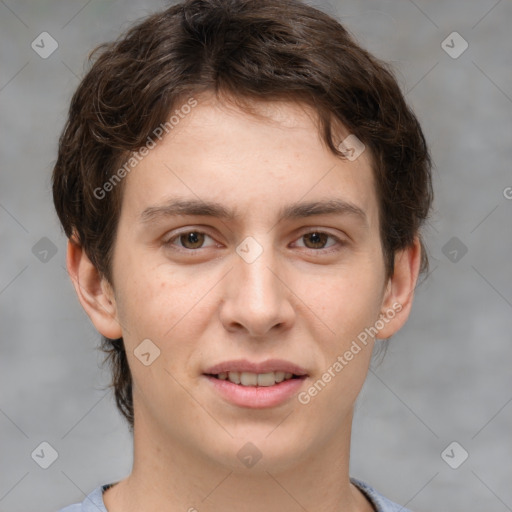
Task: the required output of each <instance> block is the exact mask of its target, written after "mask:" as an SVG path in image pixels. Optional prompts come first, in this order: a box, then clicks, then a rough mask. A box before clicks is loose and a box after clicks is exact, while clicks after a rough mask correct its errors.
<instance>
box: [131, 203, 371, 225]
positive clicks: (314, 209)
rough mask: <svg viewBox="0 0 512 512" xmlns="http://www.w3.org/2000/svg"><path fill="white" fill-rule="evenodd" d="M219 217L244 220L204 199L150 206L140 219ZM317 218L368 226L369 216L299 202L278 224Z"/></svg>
mask: <svg viewBox="0 0 512 512" xmlns="http://www.w3.org/2000/svg"><path fill="white" fill-rule="evenodd" d="M187 215H188V216H201V217H216V218H219V219H223V220H228V221H236V220H240V219H241V215H240V214H239V213H237V212H236V211H235V210H231V209H228V208H226V207H225V206H224V205H222V204H220V203H216V202H212V201H203V200H200V199H185V200H183V199H172V200H170V201H168V202H166V203H164V204H161V205H157V206H149V207H148V208H146V209H145V210H144V211H143V212H142V213H141V215H140V221H141V222H142V223H144V224H145V223H150V222H152V221H155V220H157V219H159V218H166V217H174V216H187ZM316 215H350V216H354V217H355V218H357V219H358V220H359V221H361V222H362V223H363V224H364V225H365V226H368V218H367V216H366V213H365V212H364V210H363V209H362V208H360V207H359V206H357V205H355V204H353V203H350V202H347V201H344V200H342V199H328V200H323V201H307V202H297V203H292V204H289V205H286V206H284V207H283V208H281V210H280V211H279V214H278V222H280V221H283V220H293V219H302V218H307V217H313V216H316Z"/></svg>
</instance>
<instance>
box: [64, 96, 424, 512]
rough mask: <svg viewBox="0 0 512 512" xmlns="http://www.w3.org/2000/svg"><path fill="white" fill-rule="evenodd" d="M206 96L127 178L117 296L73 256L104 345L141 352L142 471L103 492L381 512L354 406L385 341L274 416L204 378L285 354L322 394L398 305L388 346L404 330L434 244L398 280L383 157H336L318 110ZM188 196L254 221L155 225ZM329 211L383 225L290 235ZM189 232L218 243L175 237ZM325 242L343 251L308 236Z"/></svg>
mask: <svg viewBox="0 0 512 512" xmlns="http://www.w3.org/2000/svg"><path fill="white" fill-rule="evenodd" d="M196 98H197V99H198V105H197V106H196V107H195V108H193V109H192V112H191V113H190V114H188V115H187V116H186V117H185V118H184V119H182V120H180V122H179V124H178V125H177V126H175V128H174V129H173V130H172V132H170V134H169V135H168V136H166V137H165V138H164V139H163V140H162V141H161V142H160V143H159V144H158V145H157V146H156V148H154V149H152V150H151V151H150V152H149V154H148V155H147V156H146V157H145V158H144V159H143V160H142V161H141V162H140V163H139V164H138V165H137V167H136V168H135V169H134V170H133V171H132V172H131V173H130V174H129V175H128V176H127V177H126V178H125V182H124V187H125V188H124V191H123V203H122V209H121V215H120V220H119V226H118V232H117V237H116V240H115V246H114V257H113V279H112V281H113V282H112V284H111V285H110V284H109V283H108V282H107V281H106V280H105V279H103V278H101V277H100V275H99V274H98V272H97V271H96V269H95V268H94V266H93V265H92V264H91V262H90V260H89V259H88V257H87V255H86V254H85V252H84V251H82V249H81V247H80V246H79V245H77V244H76V243H74V242H72V241H69V243H68V254H67V265H68V271H69V274H70V276H71V278H72V279H73V282H74V285H75V288H76V291H77V294H78V297H79V300H80V302H81V304H82V306H83V307H84V309H85V311H86V312H87V314H88V315H89V317H90V318H91V320H92V322H93V324H94V326H95V327H96V329H97V330H98V331H99V332H100V333H101V334H103V335H105V336H107V337H110V338H118V337H120V336H122V337H123V338H124V342H125V346H126V349H127V350H126V352H127V357H128V361H129V365H130V369H131V372H132V376H133V382H134V388H133V397H134V409H135V428H134V463H133V469H132V473H131V474H130V475H129V476H128V477H127V478H125V479H124V480H122V481H121V482H119V483H117V484H116V485H115V486H114V487H112V488H111V489H109V490H107V491H106V492H105V493H104V501H105V505H106V508H107V509H108V511H109V512H121V511H123V512H132V511H139V512H140V511H144V512H156V511H163V510H169V511H175V510H176V511H178V510H181V511H190V512H192V510H193V509H192V507H194V508H195V509H197V510H198V511H199V512H210V511H212V512H213V511H219V510H223V511H226V512H235V511H236V512H252V511H254V512H256V511H257V512H261V510H265V511H267V512H277V511H279V512H281V511H283V510H286V511H303V510H304V509H306V510H309V511H312V510H323V511H326V512H334V511H341V510H343V511H371V510H373V509H372V506H371V505H370V503H369V502H368V501H367V499H366V498H365V497H364V495H363V494H362V493H361V492H360V491H359V490H358V489H357V488H356V487H355V486H353V485H352V484H351V483H350V481H349V455H350V435H351V425H352V418H353V410H354V403H355V400H356V398H357V396H358V394H359V392H360V390H361V388H362V385H363V383H364V380H365V377H366V374H367V371H368V367H369V363H370V356H371V351H372V348H373V345H374V342H376V343H378V340H377V341H375V340H374V339H370V340H369V342H368V344H367V346H366V347H364V346H362V350H361V351H360V352H359V353H358V354H357V355H355V356H354V358H353V359H352V360H351V361H350V362H349V363H348V364H347V365H346V366H344V368H343V370H342V371H341V372H339V373H336V376H335V377H334V378H332V380H331V382H329V383H328V384H327V385H326V386H325V387H324V388H323V389H322V391H321V392H319V393H318V394H317V395H316V396H315V397H314V398H312V399H311V401H310V402H309V403H308V404H307V405H303V404H301V403H299V402H298V400H297V398H296V397H293V398H291V399H290V400H288V401H286V402H285V403H283V404H281V405H279V406H276V407H272V408H266V409H248V408H244V407H239V406H235V405H233V404H231V403H228V402H227V401H225V400H224V399H223V398H221V397H220V396H219V395H218V394H217V393H216V392H215V391H214V390H213V389H212V387H211V386H210V383H209V382H208V381H207V380H206V379H205V377H204V376H202V373H203V372H204V371H205V370H206V369H207V367H208V366H211V365H213V364H216V363H219V362H221V361H225V360H228V359H238V358H246V359H248V360H251V361H258V362H259V361H263V360H265V359H268V358H281V359H285V360H288V361H291V362H293V363H296V364H298V365H300V366H302V367H304V368H305V369H306V370H307V372H308V375H309V376H308V378H307V379H306V381H305V382H304V383H303V387H302V388H301V391H303V390H307V389H308V388H309V387H310V386H311V385H312V383H314V382H316V381H317V380H318V379H319V378H321V376H322V374H323V373H324V371H325V370H326V369H327V368H329V367H331V366H332V365H333V363H334V362H335V361H336V359H337V357H338V356H339V355H342V354H344V352H345V351H346V350H348V349H349V347H350V346H351V343H352V341H353V340H355V339H357V335H358V334H359V333H361V332H362V331H364V329H365V328H366V327H370V326H373V325H374V324H375V322H376V321H377V320H378V319H379V317H380V315H381V314H382V313H385V312H386V311H387V310H389V309H390V308H392V306H393V304H395V303H400V304H401V305H402V309H401V311H400V312H397V313H396V314H395V315H394V318H393V319H392V320H390V321H389V322H388V323H386V324H385V327H384V328H383V329H382V330H381V331H380V332H379V335H378V338H388V337H390V336H392V335H393V334H394V333H395V332H397V331H398V330H399V329H400V328H401V327H402V325H403V324H404V323H405V321H406V320H407V317H408V315H409V311H410V308H411V304H412V298H413V291H414V287H415V284H416V280H417V277H418V271H419V264H420V246H419V242H418V240H417V239H415V242H414V244H413V245H412V246H411V247H409V248H407V249H405V250H403V251H401V252H398V253H396V256H395V271H394V274H393V276H392V277H391V278H389V279H386V275H385V266H384V259H383V253H382V248H381V241H380V238H379V218H378V209H377V196H376V192H375V187H374V182H373V174H372V169H371V155H370V153H369V150H365V151H364V152H363V153H362V154H361V156H359V158H357V159H356V160H354V161H349V160H343V159H341V158H339V157H337V156H336V155H334V154H332V152H331V151H329V149H328V148H327V147H326V146H325V145H324V144H323V142H322V141H321V139H320V136H319V135H318V130H317V125H316V124H315V118H314V112H312V111H311V110H310V109H309V108H308V107H306V106H304V105H299V104H296V103H292V102H283V101H281V102H275V103H258V104H257V105H256V104H255V105H256V106H257V108H258V112H259V113H260V114H262V115H261V116H259V117H256V116H253V115H249V114H247V113H245V112H243V111H241V110H239V109H238V108H237V107H236V106H235V105H234V104H231V103H229V102H227V101H225V100H223V101H220V100H216V99H215V98H214V97H213V96H211V95H207V94H203V95H202V96H197V97H196ZM346 135H348V132H346V131H345V132H343V130H342V131H341V133H340V139H339V140H340V141H341V140H342V139H343V138H344V137H345V136H346ZM178 196H179V197H180V198H186V199H192V200H193V199H198V198H199V199H201V200H208V201H217V202H219V203H221V204H222V205H224V206H225V207H226V208H233V209H235V210H236V211H237V212H238V213H239V214H240V217H239V219H238V220H225V219H219V218H213V217H207V216H201V217H199V216H174V217H166V216H160V217H155V218H152V219H151V221H150V222H146V223H144V222H142V221H141V213H142V212H143V211H144V210H146V209H147V208H148V207H153V206H156V205H161V204H163V203H165V202H166V201H168V200H170V199H172V198H176V197H178ZM325 199H343V200H344V201H347V202H350V203H352V204H354V205H356V206H358V207H359V208H360V209H362V210H363V211H364V213H365V215H366V222H363V221H361V220H360V219H359V218H358V217H357V216H356V215H353V214H348V213H344V214H323V215H317V216H314V217H306V218H298V219H291V220H283V221H281V222H278V212H279V210H280V209H281V208H282V207H283V206H285V205H288V204H290V203H292V202H299V201H302V202H303V201H313V200H325ZM105 200H108V198H107V199H105ZM178 231H179V233H178ZM190 231H194V232H196V233H197V232H198V236H199V237H201V236H202V235H201V234H200V233H205V234H206V235H208V236H204V237H202V238H199V241H198V242H195V243H194V242H193V241H192V242H191V241H190V239H189V238H187V237H185V236H183V237H179V236H176V235H177V234H186V233H188V232H190ZM313 232H317V233H318V232H320V233H326V234H328V235H330V236H334V237H338V238H339V239H340V240H341V241H343V242H344V243H343V244H340V243H338V242H337V241H336V239H335V238H320V239H318V238H316V239H315V238H314V237H313V238H311V237H310V236H309V237H308V236H305V235H308V234H311V233H313ZM249 236H251V237H253V238H254V239H255V240H256V241H257V242H258V243H259V244H260V246H261V248H262V250H263V252H262V254H261V255H260V256H259V257H258V258H257V259H256V260H255V261H253V262H252V263H250V264H249V263H247V262H246V261H245V260H244V259H243V258H241V257H240V256H239V255H238V254H237V252H236V248H237V247H238V246H239V245H240V244H241V242H242V241H243V240H244V239H245V238H246V237H249ZM165 242H169V243H170V244H172V245H167V246H166V245H165ZM201 243H202V245H201ZM187 251H188V252H187ZM194 251H195V252H194ZM144 339H150V340H152V342H153V343H154V344H155V345H156V346H158V348H159V349H160V356H159V357H158V358H157V359H155V360H154V362H153V363H152V364H150V365H148V366H145V365H144V364H142V363H141V362H140V361H139V360H138V359H137V357H135V355H134V350H135V349H136V347H137V346H138V345H139V344H140V343H141V342H142V340H144ZM247 442H251V443H253V444H254V445H255V446H256V447H257V449H258V450H259V451H260V453H261V454H262V458H261V459H260V460H259V461H258V462H257V463H256V464H255V465H254V466H252V467H251V468H247V467H245V466H244V465H243V464H242V463H241V462H240V460H239V459H238V457H237V452H238V451H239V450H240V449H241V448H242V447H243V446H244V445H245V444H246V443H247Z"/></svg>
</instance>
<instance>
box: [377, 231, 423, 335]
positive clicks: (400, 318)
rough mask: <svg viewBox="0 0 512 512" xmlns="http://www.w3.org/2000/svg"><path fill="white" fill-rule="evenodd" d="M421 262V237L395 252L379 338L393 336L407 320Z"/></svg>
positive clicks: (385, 296)
mask: <svg viewBox="0 0 512 512" xmlns="http://www.w3.org/2000/svg"><path fill="white" fill-rule="evenodd" d="M420 264H421V244H420V241H419V238H418V237H415V238H414V242H413V244H412V245H411V246H409V247H407V248H405V249H403V250H401V251H398V252H397V253H395V265H394V271H393V275H392V276H391V277H390V278H389V280H388V283H387V286H386V290H385V292H384V297H383V301H382V310H381V318H382V320H383V322H382V323H383V324H384V327H383V328H382V329H380V330H379V333H378V335H377V338H380V339H385V338H389V337H391V336H392V335H393V334H395V333H396V332H398V331H399V330H400V329H401V328H402V326H403V325H404V324H405V322H406V321H407V318H408V317H409V313H410V312H411V307H412V302H413V298H414V288H415V287H416V282H417V280H418V274H419V269H420ZM386 320H387V321H386Z"/></svg>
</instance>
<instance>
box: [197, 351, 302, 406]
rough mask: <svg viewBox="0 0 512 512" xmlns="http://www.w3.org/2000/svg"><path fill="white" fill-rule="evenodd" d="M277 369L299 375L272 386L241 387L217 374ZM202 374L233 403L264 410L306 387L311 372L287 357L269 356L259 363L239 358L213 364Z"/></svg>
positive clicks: (264, 371) (272, 370) (216, 391)
mask: <svg viewBox="0 0 512 512" xmlns="http://www.w3.org/2000/svg"><path fill="white" fill-rule="evenodd" d="M278 371H281V372H285V373H293V374H294V375H296V376H298V377H299V378H293V379H289V380H284V381H282V382H279V383H277V384H274V385H273V386H242V385H241V384H235V383H233V382H231V381H229V380H220V379H217V378H216V377H214V375H217V374H219V373H221V372H251V373H268V372H278ZM203 377H205V378H206V379H207V381H208V382H209V383H210V385H211V386H212V388H213V390H214V391H215V393H216V394H218V395H220V396H221V397H222V398H224V399H225V400H227V401H228V402H230V403H231V404H234V405H236V406H239V407H246V408H248V409H263V408H268V407H276V406H278V405H280V404H282V403H284V402H286V401H287V400H289V399H290V398H291V397H293V396H295V395H296V394H297V393H298V392H299V389H300V388H301V386H303V384H304V381H305V380H306V378H307V377H308V373H307V372H306V370H305V369H304V368H302V367H301V366H298V365H296V364H294V363H291V362H290V361H285V360H284V359H267V360H266V361H262V362H259V363H256V362H252V361H248V360H247V359H236V360H231V361H224V362H222V363H218V364H215V365H214V366H211V367H210V368H208V369H207V370H206V371H205V372H204V374H203Z"/></svg>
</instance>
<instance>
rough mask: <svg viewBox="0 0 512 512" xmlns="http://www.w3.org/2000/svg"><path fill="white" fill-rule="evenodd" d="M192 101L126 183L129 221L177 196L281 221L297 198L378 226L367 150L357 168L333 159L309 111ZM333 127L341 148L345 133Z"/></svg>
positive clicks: (206, 98)
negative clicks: (336, 203)
mask: <svg viewBox="0 0 512 512" xmlns="http://www.w3.org/2000/svg"><path fill="white" fill-rule="evenodd" d="M195 100H196V104H195V106H194V107H193V108H191V109H184V110H183V111H180V107H179V105H178V106H175V108H174V111H173V112H174V113H175V114H176V115H175V116H174V118H173V125H172V129H171V130H169V133H168V134H167V135H166V136H165V137H164V138H163V139H162V140H161V141H160V142H157V144H156V146H155V147H154V148H153V149H151V150H150V151H149V152H148V154H147V155H146V156H145V157H144V158H143V159H141V161H140V162H139V163H138V164H137V165H136V166H135V168H134V170H133V171H132V172H131V173H130V174H129V176H128V177H127V183H125V184H124V185H125V190H124V197H123V210H126V209H127V210H128V211H129V213H130V214H131V217H132V220H135V219H136V217H137V219H140V217H141V216H143V212H145V211H147V209H148V208H151V207H152V206H155V205H158V204H159V203H160V204H163V203H164V202H168V201H169V199H172V197H173V196H175V197H176V198H180V199H181V200H183V199H185V200H186V199H187V198H188V199H190V200H196V201H201V200H204V201H206V200H209V201H215V202H217V203H222V204H224V205H225V206H226V208H227V209H229V210H231V211H233V212H235V211H236V213H237V214H238V215H239V216H246V215H250V214H251V213H252V214H253V215H256V213H260V214H261V215H266V216H269V215H270V213H271V212H274V213H276V214H277V213H279V214H280V215H282V213H283V210H284V209H285V207H284V206H283V205H284V204H285V203H292V202H294V203H296V202H297V201H299V200H300V199H304V200H305V201H309V202H312V201H315V200H318V199H321V198H323V199H328V200H332V199H337V200H338V199H339V200H343V201H345V202H346V203H350V204H352V205H354V206H356V207H358V208H360V209H361V210H363V211H364V212H366V215H367V217H368V221H369V223H370V224H374V223H376V222H378V219H377V201H376V195H375V187H374V178H373V172H372V168H371V165H372V161H371V155H370V154H369V151H368V150H365V151H363V153H362V154H361V155H360V156H359V157H358V158H357V159H356V160H354V161H349V160H343V159H341V158H339V157H338V156H336V155H334V154H333V153H332V152H331V151H330V149H329V148H328V147H327V146H326V145H325V143H324V141H323V140H322V138H321V136H320V132H319V125H318V120H317V117H316V113H315V112H314V110H312V109H311V108H310V107H309V106H307V105H305V104H300V103H295V102H286V101H276V102H257V103H253V104H252V105H251V106H250V107H251V111H250V112H248V111H246V110H245V109H240V108H239V107H238V106H237V105H236V104H234V103H232V102H229V101H228V102H226V101H222V100H218V99H216V98H215V97H214V96H213V95H211V94H203V95H198V96H195ZM185 101H186V100H185ZM183 104H185V102H184V103H183ZM184 112H187V113H186V114H184ZM179 114H181V115H179ZM337 128H338V133H337V140H339V141H342V140H343V139H344V138H346V137H347V136H348V135H349V132H348V131H347V130H345V129H344V128H343V127H337Z"/></svg>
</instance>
